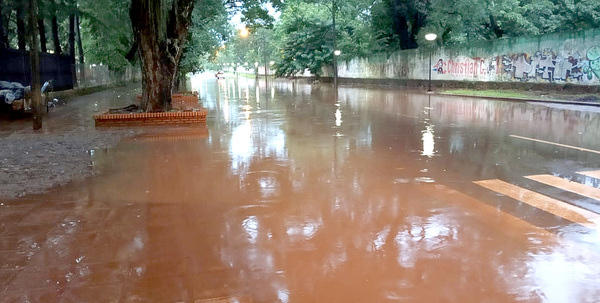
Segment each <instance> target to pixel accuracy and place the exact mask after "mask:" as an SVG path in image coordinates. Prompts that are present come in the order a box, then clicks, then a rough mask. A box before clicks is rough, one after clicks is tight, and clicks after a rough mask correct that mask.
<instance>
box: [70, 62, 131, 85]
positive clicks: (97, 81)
mask: <svg viewBox="0 0 600 303" xmlns="http://www.w3.org/2000/svg"><path fill="white" fill-rule="evenodd" d="M75 75H76V77H77V87H94V86H100V85H111V84H119V83H124V82H132V81H137V80H140V79H142V71H141V70H140V68H139V67H133V66H128V67H126V68H125V70H123V71H112V70H110V69H109V68H108V66H106V65H102V64H75Z"/></svg>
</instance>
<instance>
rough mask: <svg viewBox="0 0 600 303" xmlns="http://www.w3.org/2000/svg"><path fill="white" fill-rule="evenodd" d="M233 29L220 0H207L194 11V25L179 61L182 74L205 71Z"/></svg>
mask: <svg viewBox="0 0 600 303" xmlns="http://www.w3.org/2000/svg"><path fill="white" fill-rule="evenodd" d="M231 34H232V30H231V28H230V26H229V24H228V23H227V11H226V10H225V7H224V6H223V4H222V2H221V1H220V0H205V1H204V2H203V6H202V7H201V8H196V9H195V10H194V11H193V16H192V26H191V28H190V33H189V36H188V41H187V42H186V44H185V46H184V53H183V56H182V58H181V62H180V63H179V71H180V73H181V74H186V73H193V72H199V71H203V70H204V69H205V65H206V64H207V63H208V62H209V61H210V60H212V59H214V56H215V55H216V52H217V50H218V49H219V47H220V46H221V44H222V43H223V42H224V41H227V40H228V39H229V37H230V36H231Z"/></svg>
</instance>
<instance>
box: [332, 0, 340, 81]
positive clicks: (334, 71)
mask: <svg viewBox="0 0 600 303" xmlns="http://www.w3.org/2000/svg"><path fill="white" fill-rule="evenodd" d="M335 9H336V4H335V0H332V1H331V17H332V21H333V22H332V23H333V24H332V25H333V51H334V54H333V87H335V88H337V78H338V71H337V56H338V52H339V51H338V50H337V41H336V40H337V32H336V28H335Z"/></svg>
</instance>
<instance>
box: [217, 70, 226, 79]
mask: <svg viewBox="0 0 600 303" xmlns="http://www.w3.org/2000/svg"><path fill="white" fill-rule="evenodd" d="M215 77H217V79H225V73H223V71H222V70H220V71H218V72H217V73H216V74H215Z"/></svg>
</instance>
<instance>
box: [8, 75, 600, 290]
mask: <svg viewBox="0 0 600 303" xmlns="http://www.w3.org/2000/svg"><path fill="white" fill-rule="evenodd" d="M191 85H192V89H194V90H197V91H198V92H199V95H200V97H201V99H202V101H201V102H202V104H203V106H205V107H206V108H208V109H209V119H208V123H207V124H208V125H207V127H206V128H189V127H188V128H150V129H148V130H147V131H146V133H145V134H142V135H138V136H136V137H134V138H131V139H125V140H124V141H122V142H121V143H120V144H119V145H118V146H117V147H116V148H114V149H98V150H94V151H93V152H91V153H90V154H91V157H92V159H93V165H94V167H95V169H97V170H99V171H100V172H101V173H100V174H99V175H97V176H94V177H92V178H89V179H87V180H85V181H81V182H75V183H73V184H71V185H69V186H66V187H64V188H59V189H56V190H53V191H51V192H50V193H48V194H44V195H35V196H33V195H32V196H27V197H24V198H21V199H17V200H14V201H4V202H3V204H2V205H1V206H0V207H1V208H0V216H1V218H2V225H1V227H0V301H1V302H27V300H29V301H32V302H38V301H47V302H55V301H60V302H598V298H600V235H599V229H598V224H600V220H598V213H600V195H599V194H598V192H599V191H600V189H599V188H600V181H599V180H600V173H599V172H598V171H600V140H598V139H599V138H600V108H593V107H592V108H585V107H576V106H564V105H549V104H533V103H513V102H501V101H490V100H485V99H471V98H453V97H448V96H438V95H427V94H418V93H409V92H405V91H400V90H392V89H378V88H357V87H340V88H339V89H338V90H337V93H336V92H335V90H333V88H332V87H331V86H329V85H327V84H308V83H305V82H300V81H298V82H290V81H274V82H273V83H269V85H268V88H267V87H266V86H265V83H264V82H261V83H259V85H258V86H257V85H255V81H254V79H245V78H240V79H237V80H236V79H235V78H228V79H225V80H219V81H217V80H215V79H214V77H213V76H199V77H196V78H194V79H192V84H191ZM111 102H112V101H111ZM101 105H102V104H101ZM88 110H89V109H88ZM75 112H78V111H75ZM84 112H85V111H84V110H83V109H82V110H81V111H80V112H79V113H80V114H79V115H74V114H73V115H71V116H72V117H74V118H73V119H77V118H76V116H86V114H82V113H84ZM86 113H87V112H86ZM80 119H89V118H85V117H84V118H80ZM86 121H88V120H86ZM50 123H52V122H50ZM72 123H73V124H74V125H84V127H89V123H88V122H72ZM50 125H53V124H50ZM60 125H61V127H67V126H68V125H69V123H67V124H66V125H67V126H65V124H64V123H61V124H60ZM79 127H81V126H79Z"/></svg>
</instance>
